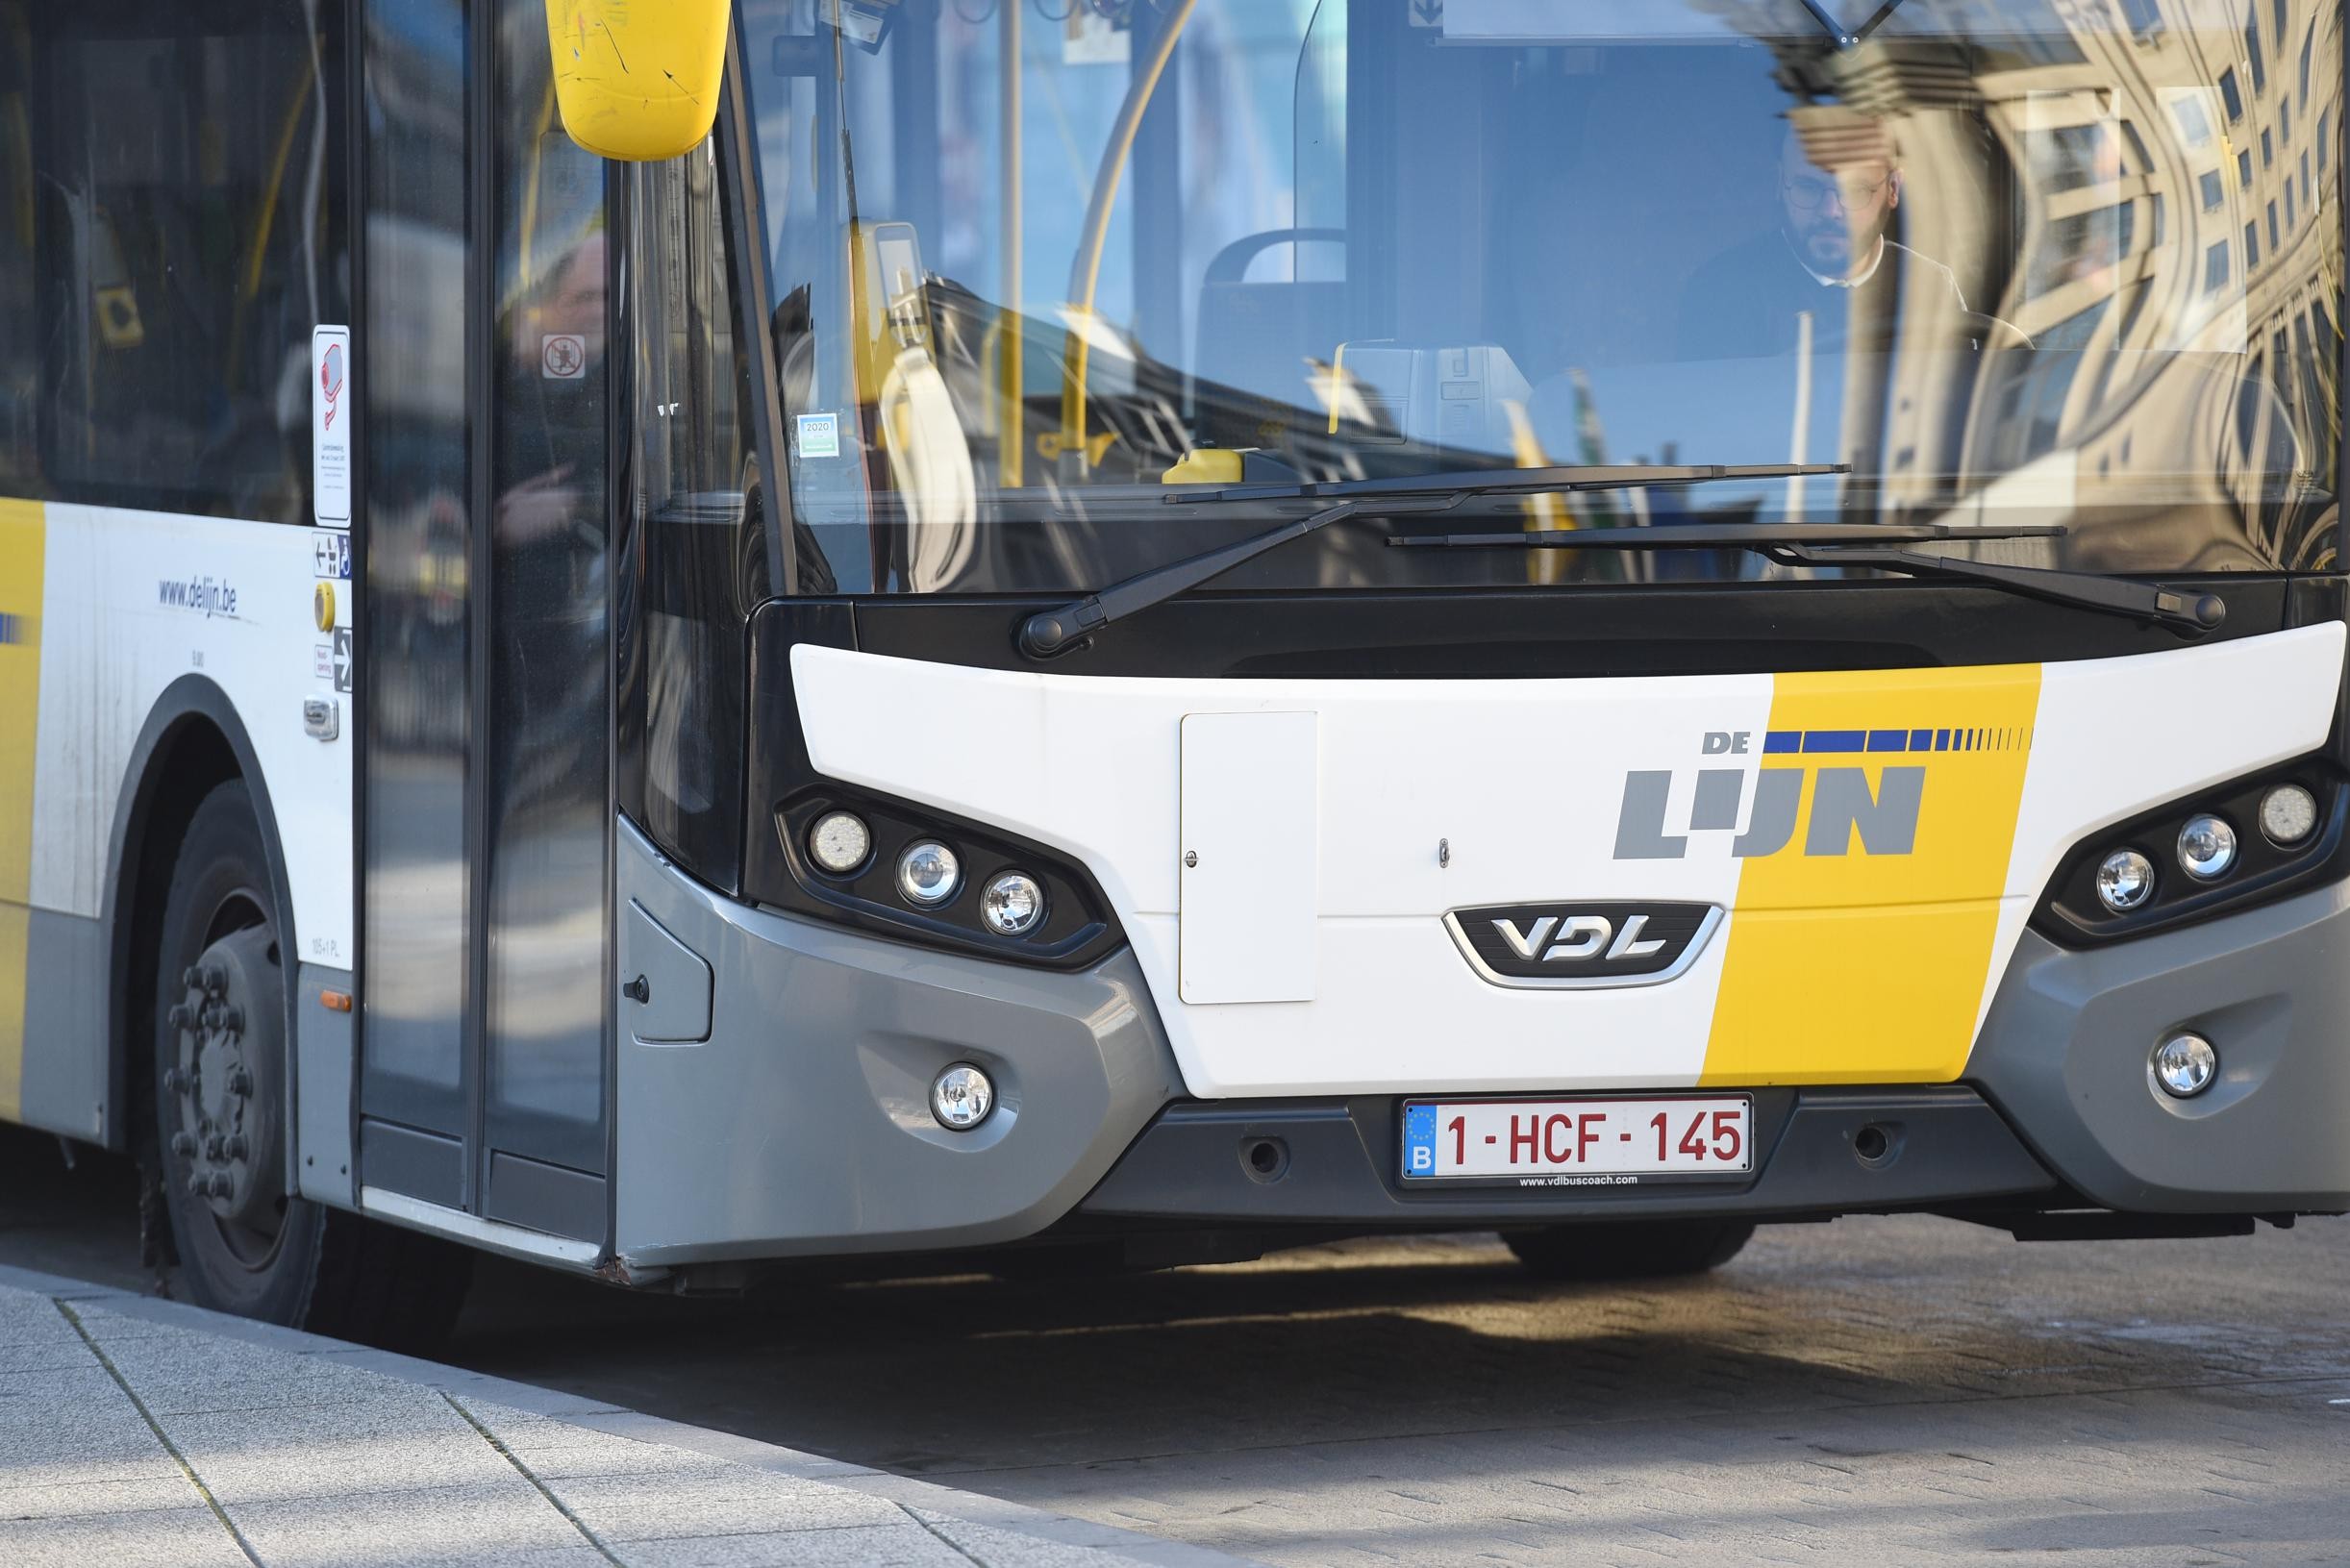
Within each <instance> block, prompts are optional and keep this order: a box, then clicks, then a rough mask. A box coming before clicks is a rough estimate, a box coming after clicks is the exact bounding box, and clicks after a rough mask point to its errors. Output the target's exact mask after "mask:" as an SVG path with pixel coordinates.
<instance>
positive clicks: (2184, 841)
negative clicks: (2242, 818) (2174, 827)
mask: <svg viewBox="0 0 2350 1568" xmlns="http://www.w3.org/2000/svg"><path fill="white" fill-rule="evenodd" d="M2179 864H2181V865H2182V866H2184V867H2186V868H2187V874H2188V876H2190V877H2192V878H2194V879H2195V880H2196V881H2197V882H2212V881H2214V880H2216V879H2218V878H2220V877H2224V876H2226V875H2227V874H2228V872H2229V871H2230V870H2231V869H2233V868H2234V867H2235V865H2236V830H2235V829H2234V828H2231V827H2229V826H2228V825H2227V824H2226V823H2225V822H2222V821H2221V820H2220V819H2219V818H2217V817H2215V816H2213V815H2212V814H2211V813H2210V812H2209V811H2206V812H2204V813H2202V814H2201V815H2199V816H2190V817H2188V819H2187V826H2186V827H2184V828H2181V829H2180V830H2179Z"/></svg>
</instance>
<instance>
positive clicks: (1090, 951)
mask: <svg viewBox="0 0 2350 1568" xmlns="http://www.w3.org/2000/svg"><path fill="white" fill-rule="evenodd" d="M775 826H776V833H777V836H778V838H779V839H780V840H781V843H782V847H783V849H784V851H785V858H786V860H787V861H788V865H789V867H790V869H791V872H792V875H793V880H794V882H795V883H796V884H798V888H799V890H801V891H804V892H805V893H807V894H808V895H811V896H812V897H813V899H814V900H815V901H816V902H817V903H818V904H820V905H821V906H823V907H824V908H823V912H824V913H826V914H828V915H832V916H835V917H838V916H842V915H851V916H862V917H863V919H862V920H860V921H859V923H861V924H864V925H867V926H869V927H870V926H883V927H891V928H894V929H896V930H898V931H899V932H901V933H904V934H907V935H910V936H915V937H918V938H921V939H926V940H929V941H932V942H934V943H938V942H940V941H941V940H943V941H944V942H945V945H950V946H969V947H976V948H978V949H979V950H981V951H986V952H988V953H992V954H1001V955H1004V956H1017V957H1020V958H1030V959H1042V960H1044V961H1048V962H1049V961H1056V960H1068V961H1075V960H1080V959H1089V958H1094V957H1098V954H1097V953H1096V952H1095V951H1094V950H1095V949H1097V948H1100V947H1102V946H1103V945H1104V942H1103V939H1104V938H1105V937H1106V936H1107V935H1108V933H1110V931H1111V929H1112V928H1111V925H1110V923H1109V920H1108V918H1107V915H1106V913H1105V912H1104V909H1103V906H1102V901H1101V899H1100V896H1099V894H1098V893H1096V892H1094V890H1093V889H1092V887H1091V884H1090V883H1089V882H1088V879H1086V878H1085V876H1084V875H1083V873H1082V872H1079V871H1078V870H1077V869H1076V868H1075V867H1074V866H1071V865H1068V864H1066V863H1064V862H1063V861H1061V860H1060V859H1058V858H1056V857H1053V856H1051V855H1049V854H1046V853H1045V852H1043V851H1040V850H1038V849H1035V848H1034V847H1033V846H1022V845H1019V844H1017V843H1015V842H1013V841H1012V840H1010V839H1007V838H1004V837H1002V836H1001V835H998V834H993V833H990V832H988V830H985V829H981V828H975V827H973V828H964V827H963V826H960V825H957V824H953V823H950V822H947V821H945V820H943V819H936V818H930V817H927V816H924V815H922V814H920V813H919V811H918V809H914V808H910V807H907V806H904V805H902V804H900V803H896V802H889V801H882V800H878V799H874V800H844V799H841V798H838V796H836V795H831V794H829V793H828V794H827V795H826V796H823V797H816V798H812V799H807V800H802V801H799V802H794V803H788V804H787V805H785V806H784V807H782V808H779V809H777V811H776V813H775ZM956 938H962V940H960V941H958V940H956Z"/></svg>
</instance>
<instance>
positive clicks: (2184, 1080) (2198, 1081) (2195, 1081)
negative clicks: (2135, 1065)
mask: <svg viewBox="0 0 2350 1568" xmlns="http://www.w3.org/2000/svg"><path fill="white" fill-rule="evenodd" d="M2218 1076H2219V1053H2218V1052H2217V1051H2216V1050H2214V1049H2213V1046H2212V1042H2211V1041H2209V1040H2207V1039H2205V1038H2204V1037H2203V1036H2202V1035H2200V1034H2173V1035H2172V1036H2171V1037H2170V1038H2169V1039H2167V1040H2164V1041H2163V1043H2162V1044H2161V1045H2158V1046H2156V1047H2155V1048H2154V1081H2155V1082H2156V1083H2160V1084H2162V1085H2163V1093H2165V1094H2168V1095H2170V1096H2172V1097H2173V1098H2175V1099H2180V1100H2189V1099H2192V1098H2193V1097H2194V1096H2196V1095H2198V1094H2201V1093H2202V1092H2203V1091H2204V1090H2206V1089H2208V1088H2210V1087H2211V1086H2212V1080H2213V1079H2214V1078H2217V1077H2218Z"/></svg>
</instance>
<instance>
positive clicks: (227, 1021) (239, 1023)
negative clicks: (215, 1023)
mask: <svg viewBox="0 0 2350 1568" xmlns="http://www.w3.org/2000/svg"><path fill="white" fill-rule="evenodd" d="M219 1027H220V1028H221V1029H223V1030H226V1031H227V1032H228V1033H231V1034H241V1033H244V1028H245V1013H244V1009H243V1008H238V1007H233V1006H231V1005H230V1004H228V1003H226V1002H224V1003H222V1004H221V1005H220V1025H219Z"/></svg>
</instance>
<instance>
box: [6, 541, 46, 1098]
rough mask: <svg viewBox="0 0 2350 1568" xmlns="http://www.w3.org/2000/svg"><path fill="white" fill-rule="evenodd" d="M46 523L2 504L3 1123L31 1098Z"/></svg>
mask: <svg viewBox="0 0 2350 1568" xmlns="http://www.w3.org/2000/svg"><path fill="white" fill-rule="evenodd" d="M43 523H44V519H43V513H42V510H41V505H40V503H39V502H38V501H13V500H0V1121H14V1120H15V1119H16V1118H17V1116H18V1115H19V1114H20V1113H21V1112H22V1110H23V1101H24V993H25V936H26V930H27V927H28V924H29V922H30V919H31V915H30V913H29V912H28V908H27V906H28V905H29V904H30V902H31V900H32V896H33V739H34V725H35V719H36V717H37V715H38V710H39V707H40V594H41V558H42V546H43V543H44V541H45V537H46V535H45V531H44V526H43Z"/></svg>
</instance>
